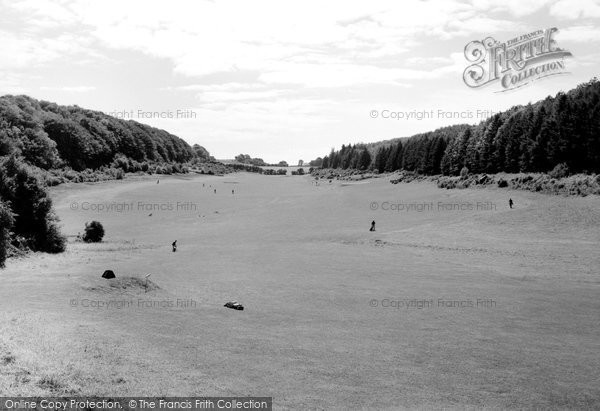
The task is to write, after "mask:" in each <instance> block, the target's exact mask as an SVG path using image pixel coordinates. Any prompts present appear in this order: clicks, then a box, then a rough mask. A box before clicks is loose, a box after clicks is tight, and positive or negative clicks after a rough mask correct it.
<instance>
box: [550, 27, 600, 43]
mask: <svg viewBox="0 0 600 411" xmlns="http://www.w3.org/2000/svg"><path fill="white" fill-rule="evenodd" d="M554 37H555V38H556V41H557V43H558V44H559V45H561V46H563V47H564V43H566V42H570V43H589V42H598V41H600V27H596V26H572V27H567V28H564V29H560V30H559V31H558V32H557V33H556V34H555V36H554Z"/></svg>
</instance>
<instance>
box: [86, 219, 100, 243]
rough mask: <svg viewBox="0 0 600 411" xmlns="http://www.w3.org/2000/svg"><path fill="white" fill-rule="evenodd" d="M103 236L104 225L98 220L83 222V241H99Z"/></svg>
mask: <svg viewBox="0 0 600 411" xmlns="http://www.w3.org/2000/svg"><path fill="white" fill-rule="evenodd" d="M103 237H104V227H103V226H102V224H101V223H100V222H99V221H92V222H91V223H86V224H85V233H84V234H83V241H85V242H86V243H99V242H101V241H102V238H103Z"/></svg>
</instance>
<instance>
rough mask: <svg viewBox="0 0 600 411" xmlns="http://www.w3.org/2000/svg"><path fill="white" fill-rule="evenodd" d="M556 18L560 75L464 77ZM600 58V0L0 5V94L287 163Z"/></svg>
mask: <svg viewBox="0 0 600 411" xmlns="http://www.w3.org/2000/svg"><path fill="white" fill-rule="evenodd" d="M550 27H556V28H558V30H559V31H558V32H557V33H556V34H555V40H556V43H557V44H558V46H559V47H560V48H562V49H565V50H568V51H569V52H571V53H572V57H568V58H566V59H565V60H564V63H565V69H564V73H563V74H561V75H555V76H549V77H546V78H544V79H540V80H537V81H533V82H531V83H529V84H527V85H525V86H523V87H520V88H517V89H515V90H511V91H506V92H499V91H501V90H502V88H501V86H500V85H499V84H497V83H496V84H492V85H489V86H485V87H480V88H471V87H468V86H467V85H466V84H465V82H464V80H463V72H464V71H465V68H466V67H467V66H469V64H471V63H469V62H468V61H467V59H466V58H465V52H464V50H465V46H466V45H467V44H468V43H469V42H471V41H475V40H479V41H481V40H483V39H485V38H487V37H492V38H494V39H495V40H497V41H500V42H504V41H507V40H509V39H512V38H515V37H518V36H520V35H523V34H526V33H531V32H534V31H537V30H543V29H546V28H550ZM599 67H600V0H549V1H544V0H503V1H490V0H471V1H462V0H461V1H459V0H444V1H438V0H431V1H416V0H406V1H397V0H391V1H377V0H369V1H351V0H346V1H333V0H332V1H325V0H320V1H312V0H302V1H291V0H290V1H282V0H279V1H263V0H253V1H244V0H235V1H234V0H222V1H203V0H189V1H188V0H170V1H152V0H145V1H137V0H131V1H128V0H118V1H113V0H103V1H87V0H53V1H49V0H0V95H5V94H26V95H29V96H31V97H34V98H37V99H43V100H48V101H53V102H56V103H59V104H66V105H74V104H76V105H78V106H81V107H85V108H89V109H94V110H99V111H102V112H105V113H107V114H111V115H114V116H120V117H123V118H126V119H133V120H136V121H140V122H142V123H146V124H150V125H152V126H156V127H160V128H163V129H165V130H167V131H169V132H171V133H173V134H176V135H178V136H180V137H182V138H183V139H185V140H186V141H187V142H188V143H189V144H195V143H198V144H200V145H202V146H204V147H205V148H206V149H208V150H209V152H210V153H211V154H212V155H213V156H215V157H216V158H218V159H230V158H233V157H234V156H235V155H237V154H240V153H244V154H250V155H251V156H252V157H260V158H263V159H264V160H265V161H267V162H269V163H277V162H279V161H281V160H285V161H287V162H288V163H290V164H296V163H297V162H298V160H299V159H303V160H304V161H309V160H312V159H314V158H316V157H318V156H324V155H325V154H327V153H328V152H329V151H330V149H331V148H332V147H336V148H339V147H340V146H341V145H342V144H348V143H359V142H365V143H366V142H374V141H380V140H386V139H391V138H396V137H406V136H410V135H413V134H415V133H419V132H424V131H429V130H433V129H435V128H438V127H441V126H446V125H451V124H457V123H465V122H466V123H470V124H475V123H478V122H479V121H481V120H483V119H485V117H487V116H488V115H489V114H490V113H494V112H497V111H500V110H504V109H507V108H510V107H512V106H514V105H518V104H527V103H528V102H535V101H537V100H539V99H543V98H545V97H546V96H548V95H554V94H556V93H557V92H559V91H567V90H569V89H571V88H573V87H575V86H577V85H578V84H580V83H582V82H586V81H589V80H590V79H591V78H592V77H594V76H598V74H599V70H598V68H599ZM392 113H402V114H392ZM410 113H413V114H412V115H411V114H410ZM419 113H421V114H419ZM423 113H427V114H426V115H425V114H423ZM391 117H395V118H391Z"/></svg>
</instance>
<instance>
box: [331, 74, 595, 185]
mask: <svg viewBox="0 0 600 411" xmlns="http://www.w3.org/2000/svg"><path fill="white" fill-rule="evenodd" d="M559 165H561V166H562V167H566V169H568V170H569V171H570V172H571V173H600V82H599V81H598V80H597V79H595V78H594V79H592V80H591V81H590V82H588V83H585V84H581V85H580V86H578V87H577V88H575V89H573V90H571V91H569V92H568V93H562V92H561V93H558V94H557V95H556V96H555V97H550V96H549V97H547V98H546V99H544V100H542V101H539V102H537V103H535V104H528V105H526V106H515V107H512V108H511V109H510V110H507V111H504V112H502V113H498V114H496V115H494V116H492V117H490V118H489V119H487V120H485V121H483V122H481V123H480V124H477V125H472V126H470V125H457V126H450V127H444V128H440V129H438V130H435V131H431V132H428V133H423V134H417V135H415V136H413V137H410V138H408V139H400V140H397V141H396V142H393V143H391V144H389V145H379V148H377V149H376V150H373V149H372V145H364V144H356V145H348V146H346V145H343V146H342V148H341V149H340V150H338V151H335V150H332V151H331V153H330V154H329V155H327V156H325V157H324V158H323V161H322V167H323V168H342V169H349V168H350V169H358V170H377V171H379V172H385V171H396V170H407V171H415V172H418V173H421V174H427V175H432V174H444V175H458V174H459V173H460V172H461V170H462V169H463V168H464V167H466V168H467V169H468V170H469V172H472V173H498V172H508V173H517V172H549V171H551V170H552V169H554V167H556V166H559Z"/></svg>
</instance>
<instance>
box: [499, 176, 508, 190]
mask: <svg viewBox="0 0 600 411" xmlns="http://www.w3.org/2000/svg"><path fill="white" fill-rule="evenodd" d="M498 187H500V188H504V187H508V181H506V180H505V179H503V178H501V179H500V180H498Z"/></svg>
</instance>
